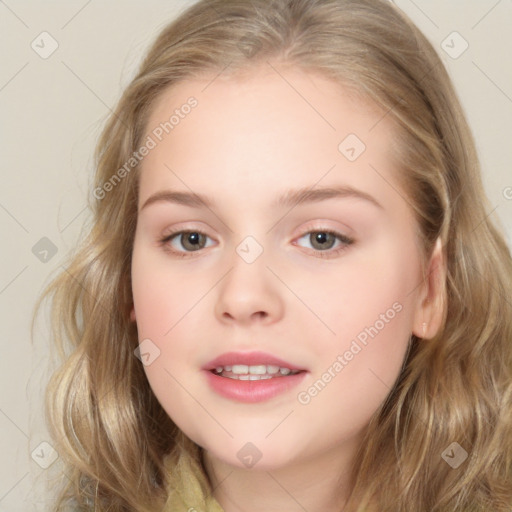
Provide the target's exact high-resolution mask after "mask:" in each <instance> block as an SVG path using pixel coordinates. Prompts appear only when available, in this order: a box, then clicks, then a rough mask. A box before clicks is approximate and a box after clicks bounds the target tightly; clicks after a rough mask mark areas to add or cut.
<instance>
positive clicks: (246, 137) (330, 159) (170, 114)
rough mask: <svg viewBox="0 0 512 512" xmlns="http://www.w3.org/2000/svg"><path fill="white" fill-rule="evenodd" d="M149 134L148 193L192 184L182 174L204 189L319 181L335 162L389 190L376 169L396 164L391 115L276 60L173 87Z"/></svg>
mask: <svg viewBox="0 0 512 512" xmlns="http://www.w3.org/2000/svg"><path fill="white" fill-rule="evenodd" d="M191 98H193V102H191ZM192 103H195V106H194V107H193V108H190V107H189V106H187V105H190V104H192ZM146 137H152V138H153V139H155V141H156V145H155V148H154V149H152V150H151V152H150V153H149V154H148V155H147V156H146V157H145V158H144V160H143V162H142V165H141V170H142V175H141V195H144V194H145V193H148V190H149V189H155V188H156V189H157V188H159V187H160V188H164V187H166V186H169V184H176V185H179V186H180V188H183V186H184V183H183V182H181V183H180V180H179V178H178V177H179V176H182V177H186V179H187V186H189V187H192V188H194V189H195V188H201V189H203V190H204V189H205V188H206V189H212V187H213V186H214V185H215V186H217V187H218V188H219V187H220V188H222V186H223V185H225V186H226V187H227V186H229V187H230V188H233V181H234V180H235V181H237V180H238V181H239V182H240V185H241V186H242V182H244V183H245V186H248V187H253V190H257V189H259V187H260V185H261V183H262V182H265V183H266V184H267V186H272V185H275V186H276V187H278V188H279V187H281V188H285V187H286V185H292V184H296V185H308V184H309V185H313V183H315V182H317V181H319V180H321V179H323V176H324V175H326V173H328V171H329V169H332V168H333V167H334V168H335V170H336V172H335V173H332V172H330V173H328V174H329V179H331V178H333V177H334V176H335V177H336V178H339V179H341V180H342V181H343V182H344V183H347V184H348V185H351V186H352V185H353V186H359V185H360V184H361V181H365V180H366V181H368V179H367V178H368V177H371V179H372V180H373V182H374V186H378V185H381V186H382V178H381V177H379V176H377V175H376V173H375V170H374V169H372V166H373V168H376V169H380V170H381V171H382V172H384V173H387V172H392V167H393V165H392V158H391V157H392V151H391V149H392V147H393V127H392V125H391V123H390V121H389V119H388V118H386V113H385V112H383V111H382V110H380V109H379V108H378V107H377V106H376V105H375V104H372V103H371V102H369V101H364V100H362V99H361V97H358V96H357V95H356V94H354V93H353V92H351V91H349V90H348V89H347V88H345V87H343V86H342V85H341V84H340V83H338V82H335V81H333V80H330V79H328V78H326V77H324V76H322V75H320V74H317V73H311V72H305V71H303V70H300V69H296V68H291V67H285V68H277V67H276V66H275V65H272V64H265V65H262V66H261V67H258V68H254V69H253V70H252V71H251V72H245V73H243V74H234V75H233V74H232V75H223V74H222V73H221V74H217V75H215V74H210V75H205V77H204V78H201V79H193V80H185V81H183V82H180V83H178V84H176V85H174V86H172V87H170V88H169V89H167V90H166V91H164V92H163V93H162V94H161V96H160V97H159V99H158V101H157V102H156V103H155V105H154V107H153V109H152V112H151V115H150V117H149V120H148V122H147V125H146ZM159 137H161V140H156V139H158V138H159ZM354 157H355V158H354ZM169 169H172V170H173V171H174V172H173V173H171V172H170V170H169ZM326 179H327V178H326ZM338 181H339V180H338ZM249 182H250V183H249ZM323 184H325V185H327V184H328V183H327V182H326V183H323ZM212 190H213V189H212ZM151 191H152V190H151Z"/></svg>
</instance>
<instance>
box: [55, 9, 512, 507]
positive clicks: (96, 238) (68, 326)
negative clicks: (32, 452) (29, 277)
mask: <svg viewBox="0 0 512 512" xmlns="http://www.w3.org/2000/svg"><path fill="white" fill-rule="evenodd" d="M269 58H275V59H279V60H280V61H282V62H284V63H286V64H290V65H293V66H297V67H300V68H301V69H304V70H311V71H315V72H319V73H322V74H323V75H324V76H327V77H330V78H333V79H335V80H337V81H338V82H339V83H340V84H343V85H344V86H345V87H347V88H349V89H351V90H352V91H354V92H355V93H357V94H359V95H360V96H361V97H363V98H366V99H367V100H369V101H371V102H374V103H375V104H377V105H378V106H380V107H381V108H382V109H383V111H385V112H386V113H387V117H388V118H389V119H391V120H392V122H393V123H394V126H395V130H396V136H397V155H396V157H397V158H396V160H397V163H398V165H399V169H398V171H399V175H400V179H401V181H402V186H403V190H404V191H405V193H406V194H407V197H408V200H409V202H410V203H411V205H412V207H413V209H414V213H415V216H416V219H417V223H418V228H419V230H420V232H421V239H422V241H423V248H424V255H425V259H426V258H427V257H428V255H429V254H431V252H432V250H433V246H434V243H435V241H436V239H437V238H440V239H441V241H442V244H443V248H444V254H445V257H446V261H447V273H446V282H445V283H444V296H445V319H444V322H443V326H442V328H441V329H440V331H439V332H438V334H437V335H436V336H435V338H433V339H431V340H428V341H426V340H425V341H419V340H417V339H416V338H415V337H414V336H413V337H412V339H411V348H410V351H409V354H408V356H407V359H406V361H405V362H404V370H403V372H402V374H401V376H400V378H399V380H398V382H397V384H396V386H395V388H394V389H393V391H392V392H391V394H390V395H389V397H388V400H387V401H386V403H385V404H383V406H382V407H381V408H380V409H379V410H378V411H377V412H376V413H375V415H374V417H373V418H372V421H371V423H370V425H369V428H368V432H367V437H366V439H365V442H364V443H363V444H362V446H361V450H360V457H359V458H358V461H357V464H356V467H354V471H353V484H354V487H353V493H352V496H351V498H350V500H349V503H348V504H347V506H346V509H345V510H347V511H348V510H350V511H357V512H363V511H369V510H379V511H380V512H384V511H393V512H411V511H414V512H427V511H428V512H441V511H442V512H448V511H449V512H454V511H461V512H462V511H464V512H468V511H470V512H477V511H481V512H484V511H485V512H489V511H491V510H492V511H495V512H501V511H503V512H505V511H506V512H510V509H511V508H512V432H511V431H512V306H511V297H512V262H511V257H510V252H509V250H508V248H507V246H506V244H505V242H504V237H503V236H502V234H500V233H499V232H498V231H497V229H496V228H495V226H494V225H493V223H492V221H491V219H490V218H489V214H488V211H489V207H488V204H487V202H486V199H485V195H484V191H483V187H482V183H481V178H480V169H479V164H478V158H477V155H476V150H475V144H474V141H473V139H472V135H471V132H470V130H469V128H468V125H467V123H466V120H465V117H464V114H463V111H462V109H461V106H460V103H459V101H458V99H457V96H456V94H455V92H454V90H453V86H452V84H451V81H450V79H449V77H448V75H447V72H446V70H445V68H444V66H443V64H442V62H441V60H440V59H439V57H438V56H437V54H436V52H435V50H434V49H433V47H432V46H431V44H430V43H429V42H428V41H427V40H426V38H425V37H424V36H423V35H422V34H421V32H420V31H419V30H418V29H417V28H416V27H415V26H414V25H413V24H412V23H411V22H410V21H409V20H408V19H406V18H405V17H404V16H403V15H402V14H401V13H400V11H399V10H398V9H397V8H396V7H395V6H394V5H392V4H391V3H390V2H388V1H386V0H272V1H269V0H202V1H199V2H198V3H196V4H194V5H192V6H191V7H190V8H189V9H188V10H187V11H185V12H184V13H183V14H182V15H181V16H180V17H179V18H178V19H177V20H175V21H174V22H172V23H171V24H170V25H168V26H167V27H166V28H165V29H164V30H163V31H162V32H161V34H160V35H159V36H158V38H157V40H156V41H155V43H154V44H153V46H152V47H151V49H150V50H149V53H148V54H147V56H146V58H145V60H144V61H143V62H142V64H141V67H140V70H139V72H138V74H137V76H136V77H135V78H134V79H133V80H132V82H131V83H130V84H129V86H128V87H127V88H126V90H125V91H124V94H123V96H122V97H121V99H120V101H119V103H118V105H117V107H116V109H115V111H114V113H113V115H112V116H111V117H110V119H109V121H108V123H107V125H106V126H105V129H104V131H103V134H102V136H101V138H100V140H99V143H98V146H97V152H96V162H97V173H96V178H95V187H96V190H99V189H102V190H104V184H105V183H106V182H108V181H109V180H110V179H111V178H112V175H113V174H114V173H115V172H116V170H117V169H120V168H121V167H122V166H123V165H124V164H125V163H126V162H127V161H128V160H129V159H130V157H131V155H132V154H133V152H134V151H136V150H137V148H139V147H140V146H141V144H142V138H143V136H144V134H145V130H146V129H147V126H146V123H147V119H148V116H149V114H150V112H151V109H152V107H153V105H154V103H155V100H156V99H157V98H159V97H160V95H161V94H162V93H163V92H164V91H165V90H167V89H168V88H169V87H171V86H172V85H173V84H176V83H177V82H179V81H183V80H187V79H192V78H195V77H199V76H204V74H205V73H212V75H213V73H215V74H217V73H219V72H221V71H222V70H224V71H223V72H224V73H236V72H241V71H243V70H250V69H251V66H253V65H254V64H256V63H257V62H260V63H261V62H264V61H265V60H267V59H269ZM124 174H126V176H123V179H122V180H120V181H119V182H116V183H115V186H112V187H110V189H111V190H110V189H109V192H108V195H106V197H99V198H98V194H95V195H96V197H95V198H94V199H92V210H93V223H92V227H91V229H90V233H89V234H88V236H87V238H86V239H85V240H84V242H83V243H82V244H81V246H80V247H79V248H78V249H77V250H76V253H75V254H74V255H73V257H72V258H71V259H70V261H69V264H68V265H67V268H66V269H65V271H63V272H62V274H61V275H60V276H58V278H57V279H56V280H55V281H54V282H53V283H51V285H50V287H49V289H48V290H47V293H46V296H48V297H50V298H51V299H52V304H53V308H52V321H53V329H54V333H55V339H56V344H57V346H58V347H60V349H61V353H62V357H63V359H64V361H63V363H62V365H61V367H60V369H58V371H57V372H56V373H55V374H54V376H53V378H52V379H51V382H50V384H49V386H48V390H47V411H48V419H49V425H50V427H51V433H52V436H53V439H54V443H55V444H56V446H57V449H58V451H59V453H60V455H61V457H62V459H63V460H64V462H65V464H66V474H67V476H66V481H67V485H66V486H65V488H64V490H63V492H62V495H61V497H60V500H59V507H58V510H64V508H65V505H66V504H67V503H68V504H69V503H74V504H76V505H78V506H79V507H81V508H80V510H82V509H85V508H86V507H87V506H90V507H91V508H92V506H93V505H92V504H94V507H95V508H94V510H101V511H103V510H105V511H106V510H109V511H127V510H137V511H139V510H140V511H145V510H147V511H149V510H160V509H161V507H162V504H163V503H165V499H166V493H167V487H166V486H167V482H168V479H167V475H166V473H165V467H164V463H163V461H164V457H165V456H166V455H167V454H173V453H177V450H178V449H189V450H193V449H194V448H193V446H192V445H191V444H190V443H188V441H187V440H186V438H185V437H184V436H183V434H182V433H181V432H180V431H179V429H178V428H177V427H176V426H175V425H174V423H173V422H172V421H171V419H170V418H169V417H168V416H167V414H166V413H165V411H164V410H163V409H162V407H161V406H160V404H159V403H158V402H157V400H156V398H155V396H154V395H153V393H152V391H151V389H150V386H149V384H148V381H147V379H146V377H145V374H144V371H143V368H142V365H141V363H140V361H139V360H138V359H137V358H136V357H135V356H134V353H133V352H134V349H135V348H136V347H137V345H138V339H137V330H136V326H134V325H133V324H132V323H131V322H130V321H129V315H130V309H131V306H132V294H131V283H130V269H131V251H132V245H133V237H134V231H135V226H136V220H137V194H138V168H137V167H136V166H135V167H134V168H133V169H132V170H131V171H130V172H127V173H124ZM454 442H456V443H458V444H459V445H460V446H461V447H462V448H463V449H464V450H466V451H467V453H468V458H467V460H466V461H465V462H464V463H463V464H462V465H461V466H460V467H458V468H457V469H454V468H452V467H451V466H450V465H449V464H447V462H446V461H445V460H444V459H443V457H442V454H443V452H445V450H446V449H447V448H449V447H450V445H451V444H452V443H454ZM187 446H188V448H187Z"/></svg>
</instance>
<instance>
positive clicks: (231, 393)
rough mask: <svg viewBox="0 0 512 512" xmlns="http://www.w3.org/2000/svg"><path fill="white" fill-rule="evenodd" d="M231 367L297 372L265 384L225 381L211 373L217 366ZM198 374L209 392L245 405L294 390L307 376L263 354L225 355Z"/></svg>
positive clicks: (229, 353) (296, 368) (256, 381)
mask: <svg viewBox="0 0 512 512" xmlns="http://www.w3.org/2000/svg"><path fill="white" fill-rule="evenodd" d="M234 364H245V365H248V366H251V365H262V364H264V365H273V366H280V367H282V368H289V369H290V370H301V371H300V373H296V374H293V375H286V376H281V377H274V378H272V379H265V380H236V379H230V378H228V377H221V376H220V375H218V374H216V373H214V372H213V371H212V370H214V369H215V368H217V367H218V366H232V365H234ZM202 370H203V371H204V374H205V376H206V379H207V381H208V384H209V385H210V387H211V389H212V390H213V391H215V392H216V393H218V394H219V395H221V396H223V397H225V398H229V399H231V400H235V401H237V402H245V403H256V402H263V401H265V400H270V399H271V398H273V397H275V396H277V395H279V394H281V393H285V392H286V391H289V390H290V389H291V388H293V387H295V386H297V385H298V384H299V382H300V381H302V379H303V378H304V376H305V375H306V373H307V370H305V369H302V368H299V367H298V366H296V365H294V364H291V363H288V362H287V361H284V360H282V359H279V358H277V357H274V356H272V355H270V354H266V353H264V352H247V353H243V352H228V353H226V354H222V355H220V356H219V357H216V358H215V359H213V360H212V361H210V362H209V363H207V364H206V365H204V366H203V368H202Z"/></svg>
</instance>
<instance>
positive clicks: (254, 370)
mask: <svg viewBox="0 0 512 512" xmlns="http://www.w3.org/2000/svg"><path fill="white" fill-rule="evenodd" d="M249 373H251V374H252V375H265V373H267V367H266V366H265V365H264V364H259V365H257V366H249Z"/></svg>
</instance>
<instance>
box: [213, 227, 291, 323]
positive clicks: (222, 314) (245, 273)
mask: <svg viewBox="0 0 512 512" xmlns="http://www.w3.org/2000/svg"><path fill="white" fill-rule="evenodd" d="M267 263H268V254H267V251H265V249H264V247H263V245H262V244H260V243H259V242H258V241H257V240H256V239H255V238H254V237H253V236H247V237H245V238H244V239H243V240H242V241H241V242H240V243H239V244H238V245H237V246H236V248H235V250H234V252H233V254H232V257H231V261H230V268H231V270H230V271H229V272H228V274H227V275H226V277H225V279H223V280H222V283H221V285H220V287H219V292H218V297H217V304H216V314H217V316H218V318H219V319H221V320H223V321H226V320H229V321H231V322H233V321H237V322H243V323H246V322H249V321H251V320H254V319H256V318H259V319H263V318H264V319H266V320H267V321H272V320H275V319H277V318H279V317H280V316H281V315H282V312H283V303H282V297H281V290H280V289H279V286H278V284H279V283H278V282H277V280H276V279H275V277H274V275H273V274H272V272H270V271H269V270H268V268H267Z"/></svg>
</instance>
